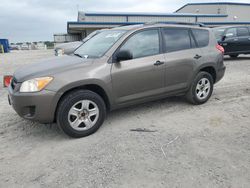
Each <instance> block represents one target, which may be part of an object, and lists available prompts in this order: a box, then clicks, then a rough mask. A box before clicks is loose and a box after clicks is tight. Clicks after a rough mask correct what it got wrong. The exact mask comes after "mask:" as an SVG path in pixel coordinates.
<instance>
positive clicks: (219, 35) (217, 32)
mask: <svg viewBox="0 0 250 188" xmlns="http://www.w3.org/2000/svg"><path fill="white" fill-rule="evenodd" d="M213 30H214V34H215V37H216V39H217V40H221V38H222V36H223V34H224V31H225V29H223V28H214V29H213Z"/></svg>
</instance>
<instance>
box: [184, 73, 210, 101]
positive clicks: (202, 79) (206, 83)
mask: <svg viewBox="0 0 250 188" xmlns="http://www.w3.org/2000/svg"><path fill="white" fill-rule="evenodd" d="M213 83H214V81H213V77H212V76H211V74H209V73H208V72H199V73H198V74H197V75H196V77H195V79H194V81H193V83H192V84H191V87H190V89H189V91H188V92H187V94H186V98H187V100H188V101H189V102H190V103H192V104H203V103H205V102H207V101H208V99H209V98H210V97H211V95H212V93H213Z"/></svg>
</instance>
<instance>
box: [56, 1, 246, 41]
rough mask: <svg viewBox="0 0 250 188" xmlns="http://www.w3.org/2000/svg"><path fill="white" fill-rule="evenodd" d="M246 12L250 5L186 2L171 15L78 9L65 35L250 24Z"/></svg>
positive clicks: (60, 38)
mask: <svg viewBox="0 0 250 188" xmlns="http://www.w3.org/2000/svg"><path fill="white" fill-rule="evenodd" d="M249 12H250V4H248V3H231V2H215V3H189V4H186V5H184V6H183V7H181V8H179V9H178V10H177V11H175V12H174V13H170V14H164V13H157V14H156V13H152V14H150V13H101V12H98V13H97V12H78V18H77V21H73V22H72V21H70V22H68V23H67V32H68V34H67V35H68V36H69V37H68V38H70V39H73V38H77V39H83V38H85V37H86V36H87V35H88V34H89V33H91V32H93V31H94V30H97V29H104V28H112V27H117V26H120V25H128V24H141V23H145V22H166V23H167V22H189V23H195V22H200V23H203V24H205V25H207V26H210V27H214V26H218V25H233V24H236V25H237V24H238V25H242V24H245V25H250V14H249ZM70 36H71V37H70ZM64 37H65V35H64ZM66 38H67V37H65V40H64V41H62V37H60V35H54V39H55V42H57V41H58V42H59V41H60V40H61V41H60V42H69V40H68V41H67V40H66Z"/></svg>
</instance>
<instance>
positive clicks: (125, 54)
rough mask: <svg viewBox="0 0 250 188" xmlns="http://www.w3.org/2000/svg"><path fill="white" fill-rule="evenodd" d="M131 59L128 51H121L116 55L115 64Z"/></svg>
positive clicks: (131, 56)
mask: <svg viewBox="0 0 250 188" xmlns="http://www.w3.org/2000/svg"><path fill="white" fill-rule="evenodd" d="M130 59H133V54H132V53H131V52H130V51H129V50H121V51H119V52H118V53H117V54H116V62H120V61H126V60H130Z"/></svg>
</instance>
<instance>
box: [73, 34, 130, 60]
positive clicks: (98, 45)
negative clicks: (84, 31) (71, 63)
mask: <svg viewBox="0 0 250 188" xmlns="http://www.w3.org/2000/svg"><path fill="white" fill-rule="evenodd" d="M125 32H126V31H121V30H119V31H118V30H107V31H102V32H100V33H98V34H96V35H95V36H93V37H92V38H90V39H89V40H88V41H86V42H85V43H83V44H82V45H81V46H80V47H79V48H78V49H77V50H76V51H75V52H74V54H75V55H78V56H80V57H83V58H98V57H102V56H103V55H104V54H105V53H106V52H107V51H108V50H109V49H110V48H111V47H112V46H113V45H114V44H115V42H116V41H117V40H118V39H119V38H120V37H121V36H122V35H123V34H124V33H125Z"/></svg>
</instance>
